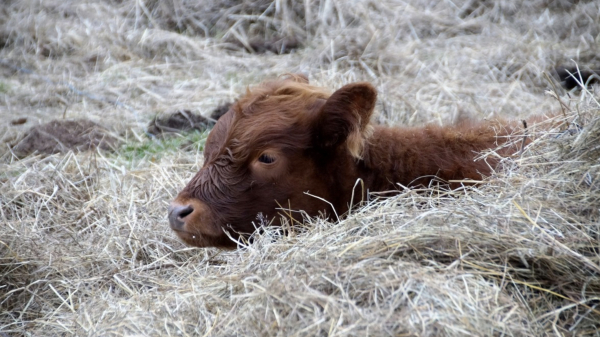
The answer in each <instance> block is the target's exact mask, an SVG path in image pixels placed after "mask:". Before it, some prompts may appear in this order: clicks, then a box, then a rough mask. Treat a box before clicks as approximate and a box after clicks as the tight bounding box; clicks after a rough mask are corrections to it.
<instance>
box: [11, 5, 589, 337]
mask: <svg viewBox="0 0 600 337" xmlns="http://www.w3.org/2000/svg"><path fill="white" fill-rule="evenodd" d="M599 23H600V4H598V2H597V1H567V0H534V1H527V2H522V1H512V0H502V1H485V0H481V1H473V0H460V1H430V0H413V1H400V0H382V1H370V0H356V1H332V0H306V1H268V0H239V1H212V0H207V1H202V2H196V1H187V0H183V1H172V2H171V1H163V2H159V1H133V0H124V1H110V0H106V1H99V0H98V1H58V0H49V1H43V2H40V1H29V0H25V1H22V0H21V1H11V0H9V1H5V3H4V4H3V5H2V8H0V102H2V103H1V104H0V207H1V208H0V233H2V235H0V259H1V261H2V263H0V307H1V309H2V310H0V335H2V336H5V335H6V336H13V335H14V336H20V335H28V336H40V335H77V336H86V335H90V336H91V335H128V336H129V335H156V336H164V335H193V336H195V335H208V336H231V335H244V336H290V335H302V336H315V335H331V336H352V335H372V336H379V335H410V336H438V335H441V336H465V335H475V336H500V335H509V336H546V335H547V336H553V335H561V336H598V335H599V333H598V330H599V329H598V328H599V326H598V322H599V321H600V302H599V298H600V277H599V275H600V267H599V265H600V253H599V248H598V242H599V240H600V234H599V233H600V215H599V212H600V209H599V208H598V205H599V204H600V194H599V193H598V191H599V190H600V188H599V184H600V167H599V165H598V162H599V160H600V149H599V148H598V144H600V119H599V118H600V104H598V86H597V85H596V86H594V85H591V86H589V87H585V86H584V87H582V85H581V84H583V83H577V81H575V80H574V79H572V78H571V79H569V78H565V69H566V70H569V72H571V73H573V72H577V69H581V71H582V75H586V76H582V80H586V79H590V81H593V80H594V76H591V77H590V76H589V75H593V72H592V71H593V70H597V69H600V58H599V57H598V55H599V53H598V51H599V47H600V45H599V43H600V24H599ZM290 72H292V73H303V74H306V75H307V76H308V77H309V79H310V81H311V83H313V84H315V85H320V86H325V87H328V88H330V89H331V90H332V91H333V90H335V89H336V88H339V87H341V86H342V85H344V84H347V83H351V82H354V81H369V82H371V83H373V85H374V86H375V87H376V88H377V90H378V93H379V97H378V103H377V107H376V116H375V117H374V120H373V122H376V123H381V124H387V125H408V126H416V125H423V124H424V123H438V124H448V123H455V122H458V121H461V120H464V119H489V118H504V119H519V120H520V119H527V118H529V117H532V116H551V117H552V121H551V123H548V124H546V125H549V126H547V127H539V126H535V125H529V126H528V134H529V135H530V137H531V139H532V143H531V145H529V146H528V147H527V148H526V149H525V150H524V151H523V152H522V153H517V154H515V155H514V156H513V157H511V158H507V159H506V160H504V161H503V163H502V166H501V167H500V168H499V169H498V170H497V172H496V173H495V174H494V175H492V176H491V177H489V178H488V179H486V180H485V181H484V182H483V183H482V184H480V185H478V186H471V187H465V188H464V189H459V190H455V191H445V190H441V189H437V188H428V189H421V190H407V189H402V188H401V187H399V189H400V191H401V193H400V194H399V195H397V196H395V197H393V198H380V199H378V198H376V197H377V196H373V199H374V200H373V201H370V202H368V203H366V204H365V206H364V207H362V208H359V209H355V210H354V211H353V212H352V213H351V214H350V215H349V216H347V217H344V218H342V219H340V221H334V222H328V221H324V220H322V219H308V218H307V219H306V222H305V224H304V227H302V228H292V229H290V230H289V231H287V232H286V234H285V235H284V234H282V233H280V232H278V231H277V230H276V229H268V230H266V231H264V232H261V233H260V234H258V235H257V237H256V238H255V240H254V241H253V242H252V244H249V245H247V244H245V243H243V242H242V243H240V249H238V250H236V251H220V250H216V249H197V248H191V247H187V246H185V245H184V244H183V243H182V242H180V241H179V240H178V239H177V237H176V235H175V234H174V233H172V232H171V231H170V229H169V226H168V222H167V218H166V208H167V206H168V204H169V202H170V200H172V199H173V198H174V196H175V195H176V194H177V193H178V192H179V190H180V189H181V188H182V187H183V186H185V184H186V183H187V181H189V179H190V178H191V177H192V176H193V175H194V174H195V172H197V170H198V169H199V167H200V166H201V165H202V150H203V145H204V141H205V140H206V136H207V131H205V128H206V127H210V125H211V123H212V122H213V121H214V119H215V118H216V117H217V116H218V115H219V112H220V113H222V112H223V111H224V110H225V109H226V108H225V107H227V106H228V105H229V104H231V102H233V101H235V99H236V98H237V97H238V96H239V95H241V94H243V93H244V91H245V90H246V87H247V86H249V85H252V84H256V83H258V82H260V81H262V80H265V79H270V78H274V77H276V76H280V75H282V74H285V73H290ZM561 82H562V83H561ZM580 82H581V81H580ZM563 86H564V87H563ZM184 115H185V116H184ZM186 116H187V117H190V119H188V118H187V117H186ZM191 116H194V117H193V118H192V117H191ZM181 117H184V118H185V120H184V119H182V118H181ZM186 121H187V122H188V123H186ZM165 123H166V124H167V126H168V127H169V128H170V126H171V125H177V126H178V127H179V126H185V127H186V128H187V127H188V126H189V130H187V131H185V132H183V133H169V134H167V135H162V134H161V132H159V131H164V128H162V126H164V125H165ZM171 123H173V124H171ZM73 125H75V126H73ZM49 130H53V131H57V130H58V132H48V131H49ZM157 134H158V135H159V136H156V135H157ZM36 135H38V136H36ZM39 135H50V136H49V137H48V138H40V137H42V136H39ZM28 137H29V138H28ZM44 137H45V136H44ZM64 137H67V138H68V137H71V138H73V139H74V141H73V142H71V141H65V140H64V139H65V138H64ZM71 138H69V139H71ZM28 139H29V140H31V139H35V140H37V141H36V142H33V143H35V144H37V145H41V146H37V147H33V146H29V145H27V146H26V145H21V144H29V143H28V142H29V140H28ZM493 155H494V151H490V152H488V153H484V154H482V156H493Z"/></svg>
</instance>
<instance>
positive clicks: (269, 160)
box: [258, 154, 275, 164]
mask: <svg viewBox="0 0 600 337" xmlns="http://www.w3.org/2000/svg"><path fill="white" fill-rule="evenodd" d="M258 161H259V162H261V163H264V164H271V163H273V162H274V161H275V158H273V157H271V156H269V155H266V154H261V155H260V157H258Z"/></svg>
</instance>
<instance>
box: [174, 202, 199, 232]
mask: <svg viewBox="0 0 600 337" xmlns="http://www.w3.org/2000/svg"><path fill="white" fill-rule="evenodd" d="M193 211H194V208H193V207H192V206H190V205H186V206H181V205H171V206H169V224H170V225H171V228H173V229H176V230H177V229H181V228H182V227H183V225H184V224H185V217H186V216H188V215H190V214H192V212H193Z"/></svg>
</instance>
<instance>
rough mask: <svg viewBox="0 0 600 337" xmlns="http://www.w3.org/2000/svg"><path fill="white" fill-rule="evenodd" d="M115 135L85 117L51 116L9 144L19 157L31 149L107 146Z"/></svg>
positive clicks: (49, 151)
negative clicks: (59, 118) (71, 118)
mask: <svg viewBox="0 0 600 337" xmlns="http://www.w3.org/2000/svg"><path fill="white" fill-rule="evenodd" d="M115 143H116V138H115V137H113V136H111V135H110V134H109V133H108V131H107V130H106V129H104V128H102V127H101V126H100V125H98V124H96V123H94V122H92V121H90V120H88V119H75V120H53V121H50V122H49V123H46V124H42V125H37V126H34V127H32V128H31V129H29V131H28V132H27V134H26V135H25V136H24V137H23V138H21V140H19V141H18V142H17V143H16V144H15V145H14V146H13V147H12V150H13V152H14V153H15V154H16V155H17V156H18V157H20V158H22V157H25V156H28V155H30V154H32V153H43V154H53V153H60V152H68V151H76V152H79V151H87V150H94V149H96V148H100V149H102V150H109V149H112V148H113V145H114V144H115Z"/></svg>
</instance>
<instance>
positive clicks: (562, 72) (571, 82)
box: [556, 66, 600, 90]
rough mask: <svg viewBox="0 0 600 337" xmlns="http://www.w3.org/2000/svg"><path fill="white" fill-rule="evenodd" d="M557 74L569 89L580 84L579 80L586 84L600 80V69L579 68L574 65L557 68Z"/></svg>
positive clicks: (561, 82)
mask: <svg viewBox="0 0 600 337" xmlns="http://www.w3.org/2000/svg"><path fill="white" fill-rule="evenodd" d="M556 75H557V77H558V79H559V80H560V84H561V85H562V86H563V87H564V88H565V89H567V90H571V89H573V88H575V87H578V86H579V83H578V82H581V83H582V84H584V85H591V84H595V83H598V82H600V69H578V68H577V67H575V66H572V67H558V68H556Z"/></svg>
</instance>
